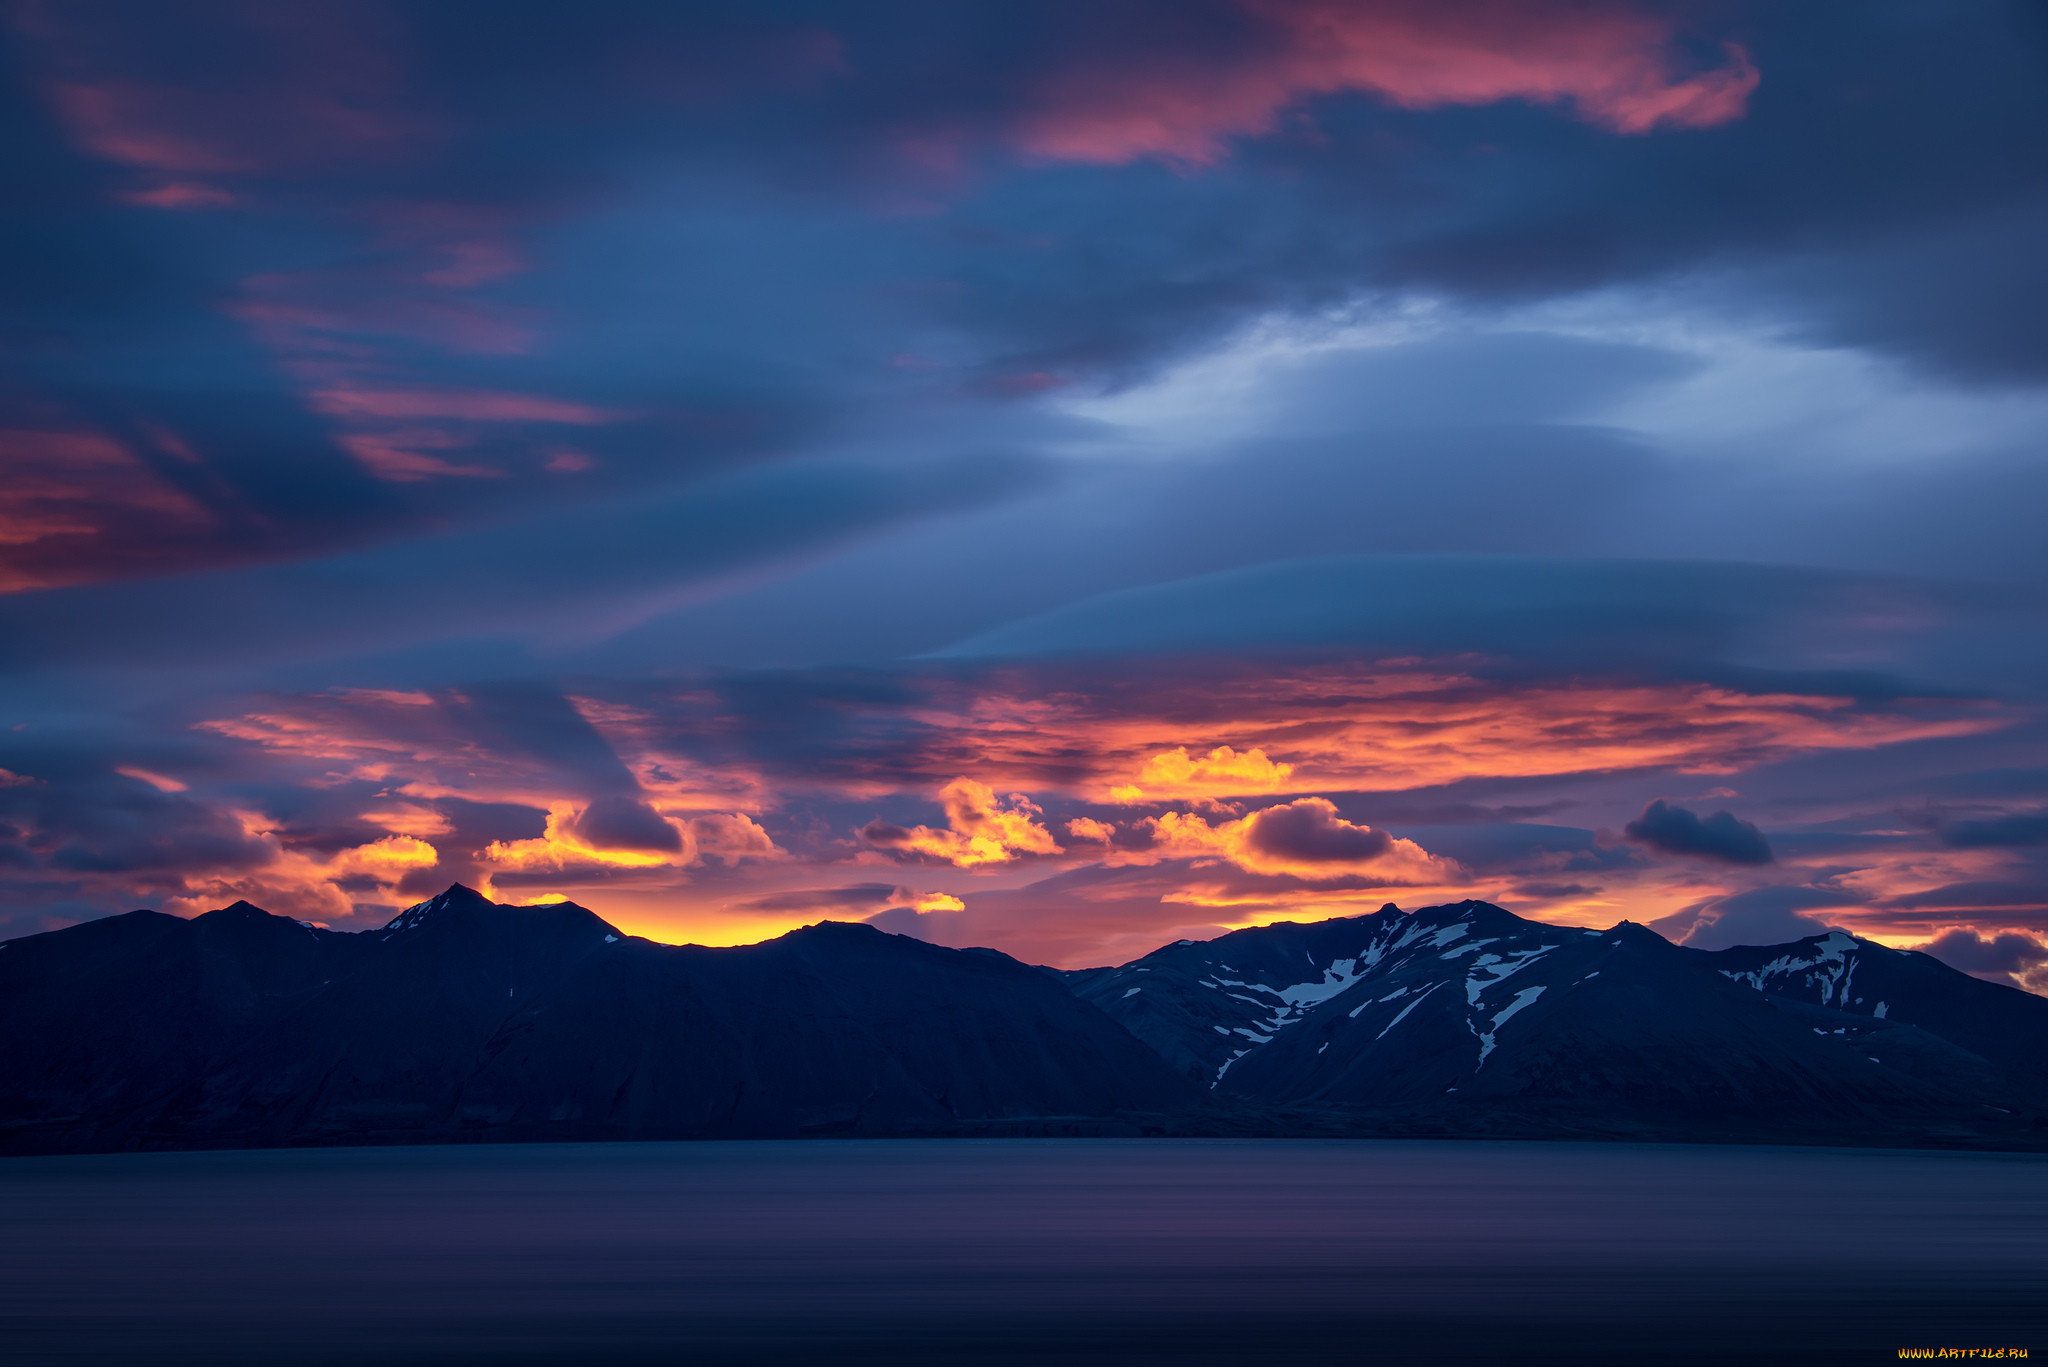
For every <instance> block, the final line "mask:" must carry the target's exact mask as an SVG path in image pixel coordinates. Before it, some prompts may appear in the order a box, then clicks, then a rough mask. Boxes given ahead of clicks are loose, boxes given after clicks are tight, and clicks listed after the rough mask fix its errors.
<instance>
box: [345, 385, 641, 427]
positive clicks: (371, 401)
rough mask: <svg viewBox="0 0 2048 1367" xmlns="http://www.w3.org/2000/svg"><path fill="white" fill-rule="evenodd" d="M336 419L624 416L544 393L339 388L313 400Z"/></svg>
mask: <svg viewBox="0 0 2048 1367" xmlns="http://www.w3.org/2000/svg"><path fill="white" fill-rule="evenodd" d="M312 402H313V407H314V408H315V409H316V410H318V411H319V412H322V413H325V414H327V415H328V416H329V417H335V418H455V419H458V420H463V421H468V422H550V423H564V424H567V425H570V426H575V427H595V426H598V425H599V424H602V423H608V422H613V421H616V420H617V419H618V417H619V416H620V415H619V414H617V413H612V412H609V411H607V410H605V409H602V408H593V407H591V406H590V405H589V404H582V403H576V402H573V401H571V400H568V399H553V398H548V397H547V396H545V395H541V394H507V393H502V392H496V391H492V390H483V389H357V388H351V387H341V386H337V387H335V388H331V389H322V390H319V391H317V392H316V393H314V395H313V397H312Z"/></svg>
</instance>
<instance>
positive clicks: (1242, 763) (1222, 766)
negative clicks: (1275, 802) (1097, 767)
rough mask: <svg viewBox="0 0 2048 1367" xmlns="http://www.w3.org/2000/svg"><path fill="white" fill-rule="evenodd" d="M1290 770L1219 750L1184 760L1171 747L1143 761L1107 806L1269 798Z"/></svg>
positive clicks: (1253, 752) (1258, 755)
mask: <svg viewBox="0 0 2048 1367" xmlns="http://www.w3.org/2000/svg"><path fill="white" fill-rule="evenodd" d="M1293 772H1294V766H1293V765H1292V764H1277V763H1275V762H1274V761H1273V760H1270V759H1268V758H1267V757H1266V752H1265V751H1264V750H1260V749H1257V748H1253V749H1250V750H1246V751H1245V752H1243V753H1242V754H1240V753H1238V752H1237V751H1236V750H1233V749H1232V748H1231V747H1230V746H1228V745H1219V746H1217V747H1216V748H1215V749H1213V750H1211V751H1210V752H1209V753H1208V754H1206V755H1201V756H1190V755H1189V754H1188V750H1187V747H1186V746H1185V745H1176V746H1174V747H1173V748H1172V749H1171V750H1166V751H1162V752H1161V753H1159V754H1156V755H1150V756H1148V757H1147V758H1146V760H1145V762H1144V764H1143V765H1142V766H1141V767H1140V768H1139V770H1138V773H1137V776H1136V779H1135V781H1133V782H1131V783H1125V784H1118V785H1116V786H1114V787H1112V788H1111V789H1110V790H1109V800H1110V801H1112V802H1119V803H1131V802H1145V801H1148V800H1149V801H1152V802H1177V801H1184V800H1186V799H1188V798H1191V797H1234V796H1237V795H1239V794H1242V793H1270V792H1274V791H1276V790H1278V789H1280V788H1282V787H1284V786H1285V785H1286V783H1287V779H1288V776H1289V775H1290V774H1292V773H1293Z"/></svg>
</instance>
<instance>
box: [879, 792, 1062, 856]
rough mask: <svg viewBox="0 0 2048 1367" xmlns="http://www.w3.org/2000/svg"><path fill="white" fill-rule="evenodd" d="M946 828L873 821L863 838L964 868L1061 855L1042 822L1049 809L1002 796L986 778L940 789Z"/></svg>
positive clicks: (890, 849) (882, 847)
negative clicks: (907, 826) (936, 828)
mask: <svg viewBox="0 0 2048 1367" xmlns="http://www.w3.org/2000/svg"><path fill="white" fill-rule="evenodd" d="M939 801H940V803H941V804H942V805H943V806H944V807H945V809H946V829H944V830H934V829H932V828H931V827H930V826H912V827H909V828H907V829H906V828H905V827H902V826H894V825H890V824H889V823H888V822H885V821H879V820H878V821H871V822H869V823H868V824H867V825H866V826H863V827H862V828H861V831H860V836H861V839H862V840H864V841H866V842H867V843H868V844H869V845H871V846H873V847H874V848H875V849H878V850H883V851H887V852H888V853H890V854H891V855H894V856H896V857H898V858H905V859H913V860H922V859H933V860H939V861H942V862H945V863H948V864H953V865H956V866H958V867H960V868H963V869H969V868H975V867H977V866H980V865H985V864H1005V863H1008V862H1010V861H1011V860H1013V859H1017V858H1020V857H1022V856H1025V855H1050V854H1061V853H1064V851H1063V850H1062V849H1061V847H1060V846H1059V845H1058V844H1057V843H1055V842H1054V840H1053V836H1052V832H1050V831H1048V830H1047V829H1046V828H1045V827H1044V826H1043V825H1041V824H1039V822H1040V818H1042V817H1043V816H1044V815H1045V813H1044V811H1043V810H1042V809H1041V808H1039V807H1038V806H1037V804H1035V803H1033V802H1032V801H1031V799H1030V798H1028V797H1026V796H1025V795H1024V794H1023V793H1011V794H1010V795H1009V796H1008V797H1006V798H1002V799H1000V800H999V799H998V798H997V797H996V794H995V790H994V789H993V788H991V787H989V786H988V785H987V784H986V783H978V782H976V781H975V780H973V779H971V778H956V779H954V780H953V781H952V782H951V783H948V784H947V785H946V786H945V787H944V788H941V789H940V790H939Z"/></svg>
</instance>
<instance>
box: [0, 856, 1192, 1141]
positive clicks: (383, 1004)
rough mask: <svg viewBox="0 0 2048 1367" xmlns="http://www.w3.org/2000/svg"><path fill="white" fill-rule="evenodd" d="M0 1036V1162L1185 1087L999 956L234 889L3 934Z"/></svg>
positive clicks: (659, 1129) (696, 1123)
mask: <svg viewBox="0 0 2048 1367" xmlns="http://www.w3.org/2000/svg"><path fill="white" fill-rule="evenodd" d="M0 1039H4V1040H6V1041H7V1047H6V1048H5V1049H4V1050H0V1135H4V1136H5V1138H4V1139H0V1144H4V1146H5V1147H6V1148H7V1149H9V1150H11V1151H14V1152H29V1151H60V1150H93V1149H110V1148H148V1147H164V1146H193V1145H204V1146H233V1145H275V1144H307V1143H364V1142H381V1143H392V1142H433V1141H446V1140H461V1139H604V1138H619V1139H625V1138H656V1137H666V1138H684V1137H696V1136H705V1137H710V1136H721V1137H739V1136H778V1135H800V1134H822V1133H845V1134H899V1133H955V1132H976V1127H977V1126H981V1127H983V1128H986V1126H987V1125H988V1124H989V1123H991V1122H1000V1123H1007V1124H1010V1125H1012V1126H1014V1127H1020V1128H1022V1129H1024V1130H1026V1131H1027V1132H1028V1131H1029V1130H1030V1129H1031V1127H1032V1126H1034V1125H1035V1126H1037V1127H1038V1128H1040V1129H1047V1128H1051V1129H1057V1128H1058V1123H1059V1122H1058V1120H1057V1118H1060V1117H1106V1116H1114V1115H1118V1114H1121V1113H1125V1112H1132V1111H1160V1110H1164V1109H1171V1108H1175V1107H1184V1106H1186V1105H1187V1104H1188V1103H1189V1102H1190V1100H1191V1097H1192V1095H1193V1093H1194V1090H1195V1089H1193V1088H1191V1087H1189V1086H1188V1085H1187V1084H1186V1083H1184V1082H1183V1081H1182V1080H1181V1079H1180V1078H1178V1077H1177V1076H1176V1075H1175V1074H1174V1073H1173V1072H1172V1071H1171V1070H1170V1069H1168V1068H1167V1067H1166V1066H1165V1065H1164V1064H1163V1063H1161V1062H1160V1060H1159V1059H1158V1058H1157V1057H1156V1056H1155V1055H1154V1054H1153V1053H1152V1052H1151V1051H1150V1050H1148V1049H1146V1048H1145V1047H1144V1046H1143V1045H1141V1044H1140V1043H1139V1042H1138V1041H1136V1040H1135V1039H1133V1038H1132V1037H1131V1036H1130V1035H1129V1034H1128V1033H1127V1032H1125V1031H1124V1030H1123V1029H1122V1027H1120V1026H1118V1025H1116V1024H1115V1023H1114V1022H1113V1021H1111V1020H1109V1019H1108V1018H1107V1017H1106V1016H1104V1015H1103V1014H1102V1013H1101V1012H1099V1011H1097V1010H1095V1009H1094V1008H1093V1007H1091V1006H1088V1005H1086V1004H1085V1003H1083V1002H1081V1001H1079V1000H1077V999H1076V998H1074V997H1073V996H1072V995H1071V994H1069V993H1068V992H1067V991H1065V990H1064V988H1063V987H1062V986H1061V984H1060V983H1058V982H1057V981H1055V980H1054V979H1052V978H1050V977H1048V976H1047V975H1046V974H1045V973H1044V972H1043V971H1041V970H1038V969H1035V968H1030V967H1027V966H1025V965H1023V964H1020V963H1018V962H1017V961H1015V960H1013V959H1011V958H1009V957H1008V956H1006V955H1002V954H998V953H996V952H994V951H992V950H965V951H962V950H952V949H943V948H940V947H938V946H936V945H929V944H925V943H924V942H922V941H918V940H913V939H908V938H906V937H902V936H894V935H887V934H884V933H882V932H881V931H878V930H875V929H873V928H872V927H868V926H862V925H848V924H838V923H830V922H828V923H824V924H820V925H815V926H810V927H807V928H805V929H803V930H798V931H793V932H791V933H790V934H788V935H784V936H782V937H781V938H780V939H776V940H770V941H768V942H767V943H765V944H759V945H750V946H745V947H742V948H738V949H707V948H702V947H699V946H691V945H685V946H673V945H661V944H655V943H652V942H650V941H647V940H642V939H637V938H635V937H631V936H626V935H622V934H621V933H620V932H619V931H617V930H616V929H615V928H613V927H612V926H609V925H607V924H606V923H605V922H604V921H602V920H601V919H599V918H598V917H597V916H596V915H594V914H593V913H591V912H589V911H587V910H585V909H583V908H582V907H578V906H575V905H574V904H571V903H557V904H553V905H544V906H533V907H516V906H501V905H496V904H493V903H491V902H489V901H487V900H486V899H484V898H483V897H482V896H480V895H478V894H477V893H475V892H472V891H470V890H469V889H467V888H462V887H455V888H450V889H449V890H448V891H447V892H445V893H442V894H441V895H440V896H438V897H436V898H434V899H433V900H431V901H428V902H424V903H421V904H420V905H419V906H416V907H413V908H412V909H411V910H409V911H407V912H405V913H404V914H403V915H401V916H399V917H398V918H397V919H396V920H394V921H392V922H391V923H390V924H389V925H388V926H386V927H384V928H383V929H381V930H377V931H369V932H365V933H362V934H359V935H345V934H336V933H333V932H329V931H323V930H318V929H314V928H311V927H308V926H304V925H301V924H300V923H298V922H295V921H291V920H287V919H285V918H284V917H279V916H271V915H269V914H267V913H265V912H263V911H261V910H259V909H257V908H255V907H251V906H249V905H247V904H246V903H237V904H236V905H234V906H232V907H228V908H225V909H223V910H220V911H214V912H209V913H207V914H206V915H204V916H200V917H197V918H194V919H192V920H189V921H187V920H181V919H179V918H177V917H172V916H162V915H158V914H156V913H154V912H147V911H141V912H133V913H130V914H129V915H126V916H116V917H110V918H108V919H106V920H102V921H94V922H89V923H87V924H84V925H80V926H74V927H71V928H69V929H66V930H60V931H53V932H50V933H48V934H43V935H33V936H29V937H26V938H24V939H20V940H14V941H10V942H8V943H7V944H5V945H4V946H0Z"/></svg>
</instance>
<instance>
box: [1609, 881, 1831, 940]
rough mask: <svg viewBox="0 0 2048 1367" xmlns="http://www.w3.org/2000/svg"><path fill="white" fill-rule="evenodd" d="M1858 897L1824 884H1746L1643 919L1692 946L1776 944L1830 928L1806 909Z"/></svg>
mask: <svg viewBox="0 0 2048 1367" xmlns="http://www.w3.org/2000/svg"><path fill="white" fill-rule="evenodd" d="M1858 902H1859V899H1858V898H1857V897H1855V896H1854V895H1853V894H1849V893H1844V892H1840V891H1836V890H1833V889H1828V888H1812V887H1768V888H1751V889H1749V890H1748V891H1746V892H1738V893H1732V894H1729V895H1727V896H1724V897H1715V898H1711V899H1709V900H1707V901H1705V902H1702V903H1698V904H1696V905H1695V906H1692V907H1688V908H1687V909H1686V910H1684V911H1682V912H1678V913H1676V914H1674V915H1671V916H1667V917H1663V918H1660V919H1658V920H1654V921H1652V922H1650V923H1649V924H1650V929H1652V930H1654V931H1656V932H1657V933H1658V934H1660V935H1663V936H1664V937H1665V938H1666V939H1670V940H1674V941H1676V942H1677V943H1679V944H1682V945H1686V946H1689V947H1691V948H1693V949H1727V948H1729V947H1730V946H1732V945H1776V944H1785V943H1788V942H1789V941H1792V940H1803V939H1805V938H1806V937H1807V936H1809V935H1820V934H1823V933H1825V932H1826V931H1829V930H1832V929H1834V927H1833V926H1831V925H1830V924H1828V923H1827V922H1825V921H1822V920H1820V919H1818V918H1816V917H1813V916H1808V915H1806V914H1805V913H1806V912H1808V911H1813V910H1819V909H1823V908H1828V907H1847V906H1855V905H1858Z"/></svg>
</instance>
